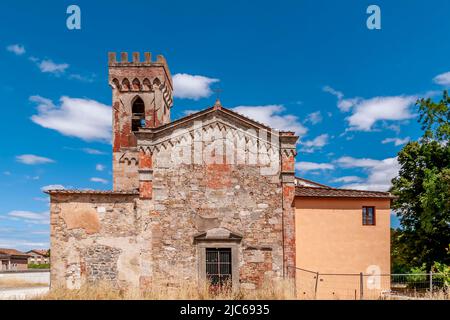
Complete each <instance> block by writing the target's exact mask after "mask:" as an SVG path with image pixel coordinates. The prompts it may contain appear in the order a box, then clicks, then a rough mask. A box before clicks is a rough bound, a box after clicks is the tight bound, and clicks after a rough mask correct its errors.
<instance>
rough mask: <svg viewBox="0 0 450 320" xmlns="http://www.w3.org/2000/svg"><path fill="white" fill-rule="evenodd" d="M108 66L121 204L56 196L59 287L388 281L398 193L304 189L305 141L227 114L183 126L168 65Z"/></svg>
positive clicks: (89, 193)
mask: <svg viewBox="0 0 450 320" xmlns="http://www.w3.org/2000/svg"><path fill="white" fill-rule="evenodd" d="M108 60H109V83H110V85H111V88H112V124H113V125H112V128H113V143H112V144H113V145H112V148H113V190H111V191H95V190H49V191H48V193H49V195H50V198H51V209H50V213H51V215H50V219H51V222H50V225H51V252H52V266H51V268H52V270H51V284H52V286H54V287H57V286H63V287H67V288H77V287H80V286H81V285H82V284H83V283H86V282H93V281H97V280H107V281H111V282H113V283H115V284H117V285H120V286H125V287H136V288H141V289H145V288H151V286H152V283H154V282H161V281H164V282H165V283H168V284H171V283H172V284H173V285H176V284H177V283H179V281H187V280H189V281H195V282H200V281H210V282H212V283H222V282H224V281H229V282H231V283H232V285H233V288H243V289H254V288H258V287H259V286H261V285H262V283H263V282H264V281H265V279H267V278H269V279H271V278H281V277H296V276H297V271H296V269H295V268H296V267H298V268H305V269H310V270H314V271H322V272H325V271H330V270H332V271H333V272H350V271H351V272H355V271H356V270H357V272H362V271H366V269H367V268H368V267H369V266H374V265H375V266H378V267H379V269H380V270H381V272H383V273H389V270H390V269H389V255H390V252H389V251H390V247H389V215H390V200H391V198H392V197H391V195H390V194H389V193H386V192H371V191H357V190H344V189H335V188H331V187H328V186H324V185H321V184H317V183H315V182H312V181H308V180H305V179H300V178H296V177H295V158H296V156H297V152H296V145H297V141H298V137H297V136H296V135H295V133H294V132H289V131H278V130H275V129H273V128H270V127H268V126H267V125H265V124H262V123H259V122H256V121H254V120H252V119H249V118H247V117H245V116H243V115H241V114H238V113H236V112H234V111H232V110H230V109H227V108H225V107H223V106H222V105H221V103H220V101H216V103H215V104H214V106H212V107H210V108H207V109H205V110H202V111H199V112H196V113H193V114H190V115H188V116H186V117H183V118H181V119H178V120H175V121H171V118H170V113H171V108H172V91H173V83H172V78H171V74H170V71H169V68H168V65H167V62H166V60H165V59H164V57H162V56H158V57H157V59H156V60H155V61H153V60H152V58H151V55H150V53H145V54H144V59H143V60H141V59H140V56H139V54H138V53H133V54H132V57H131V59H129V57H128V55H127V54H126V53H122V54H121V56H120V59H117V57H116V54H115V53H110V54H109V59H108ZM319 269H320V270H319Z"/></svg>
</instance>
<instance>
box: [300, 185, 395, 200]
mask: <svg viewBox="0 0 450 320" xmlns="http://www.w3.org/2000/svg"><path fill="white" fill-rule="evenodd" d="M295 196H296V197H312V198H317V197H319V198H380V199H394V198H395V197H394V196H393V195H392V194H391V193H389V192H382V191H364V190H352V189H338V188H331V187H325V188H324V187H305V186H296V187H295Z"/></svg>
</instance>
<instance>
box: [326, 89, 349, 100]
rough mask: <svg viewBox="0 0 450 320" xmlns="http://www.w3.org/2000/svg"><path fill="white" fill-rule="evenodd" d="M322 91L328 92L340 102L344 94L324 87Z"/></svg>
mask: <svg viewBox="0 0 450 320" xmlns="http://www.w3.org/2000/svg"><path fill="white" fill-rule="evenodd" d="M323 91H324V92H328V93H330V94H332V95H333V96H336V97H337V98H338V99H339V100H341V99H342V98H344V94H343V93H342V92H341V91H338V90H336V89H333V88H332V87H330V86H325V87H323Z"/></svg>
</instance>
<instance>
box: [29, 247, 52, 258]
mask: <svg viewBox="0 0 450 320" xmlns="http://www.w3.org/2000/svg"><path fill="white" fill-rule="evenodd" d="M32 252H34V253H37V254H38V255H41V256H44V257H47V256H48V250H42V249H32V250H30V251H27V253H28V254H30V253H32Z"/></svg>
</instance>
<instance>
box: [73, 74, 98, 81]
mask: <svg viewBox="0 0 450 320" xmlns="http://www.w3.org/2000/svg"><path fill="white" fill-rule="evenodd" d="M69 79H74V80H78V81H81V82H88V83H92V82H94V79H95V75H90V76H87V75H81V74H78V73H73V74H71V75H69Z"/></svg>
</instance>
